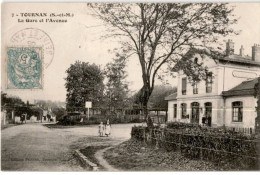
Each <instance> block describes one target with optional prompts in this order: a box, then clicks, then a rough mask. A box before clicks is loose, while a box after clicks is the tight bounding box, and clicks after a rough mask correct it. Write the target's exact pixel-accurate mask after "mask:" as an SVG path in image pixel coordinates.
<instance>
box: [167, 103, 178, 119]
mask: <svg viewBox="0 0 260 175" xmlns="http://www.w3.org/2000/svg"><path fill="white" fill-rule="evenodd" d="M174 104H177V100H172V101H168V122H173V121H176V119H174V118H173V105H174ZM177 110H178V105H177ZM177 115H178V111H177Z"/></svg>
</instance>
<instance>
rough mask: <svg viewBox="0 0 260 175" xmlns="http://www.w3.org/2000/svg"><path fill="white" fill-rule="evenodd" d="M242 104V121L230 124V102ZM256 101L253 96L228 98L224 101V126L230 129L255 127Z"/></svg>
mask: <svg viewBox="0 0 260 175" xmlns="http://www.w3.org/2000/svg"><path fill="white" fill-rule="evenodd" d="M234 101H242V102H243V121H242V122H232V102H234ZM256 102H257V99H256V98H254V97H253V96H244V97H229V98H227V99H226V115H225V125H226V126H230V127H252V128H254V127H255V118H256V116H257V113H256V109H255V107H256V105H257V104H256Z"/></svg>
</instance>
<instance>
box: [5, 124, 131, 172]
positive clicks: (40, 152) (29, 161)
mask: <svg viewBox="0 0 260 175" xmlns="http://www.w3.org/2000/svg"><path fill="white" fill-rule="evenodd" d="M133 125H134V124H118V125H113V126H112V135H111V137H108V138H107V137H98V136H97V133H98V127H97V126H87V127H74V128H66V129H49V128H47V127H45V126H43V125H41V124H24V125H19V126H14V127H10V128H6V129H4V130H2V140H1V144H2V152H1V166H2V170H4V171H86V170H87V169H83V168H82V167H81V166H80V164H79V162H78V161H77V160H76V158H75V157H74V156H73V153H74V150H75V149H80V148H84V147H86V146H89V145H104V144H116V143H119V142H122V141H124V140H127V139H129V138H130V132H131V127H132V126H133Z"/></svg>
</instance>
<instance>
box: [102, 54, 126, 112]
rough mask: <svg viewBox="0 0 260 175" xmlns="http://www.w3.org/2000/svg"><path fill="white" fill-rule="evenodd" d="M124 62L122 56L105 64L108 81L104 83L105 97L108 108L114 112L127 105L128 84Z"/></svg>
mask: <svg viewBox="0 0 260 175" xmlns="http://www.w3.org/2000/svg"><path fill="white" fill-rule="evenodd" d="M125 67H126V62H125V60H124V59H122V58H116V59H113V62H110V63H108V64H107V65H106V70H105V73H106V77H107V79H108V82H107V84H106V88H107V91H106V97H107V98H106V99H107V105H108V107H109V110H110V111H111V110H112V111H113V112H116V110H121V111H123V109H125V108H126V107H127V106H128V101H127V97H128V84H127V82H126V77H127V74H126V71H125Z"/></svg>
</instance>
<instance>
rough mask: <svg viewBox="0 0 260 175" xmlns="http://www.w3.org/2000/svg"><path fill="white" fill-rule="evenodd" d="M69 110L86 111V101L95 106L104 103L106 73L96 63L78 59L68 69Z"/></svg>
mask: <svg viewBox="0 0 260 175" xmlns="http://www.w3.org/2000/svg"><path fill="white" fill-rule="evenodd" d="M66 73H67V77H66V78H65V80H66V84H65V86H66V89H67V99H66V100H67V104H66V105H67V110H68V111H74V110H79V111H85V110H84V106H85V102H86V101H91V102H92V106H93V108H98V107H100V105H101V104H102V99H103V93H104V83H103V80H104V73H103V71H102V70H101V68H100V67H99V66H97V65H96V64H89V63H86V62H80V61H76V62H75V63H74V64H71V65H70V67H69V68H68V69H67V70H66Z"/></svg>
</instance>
